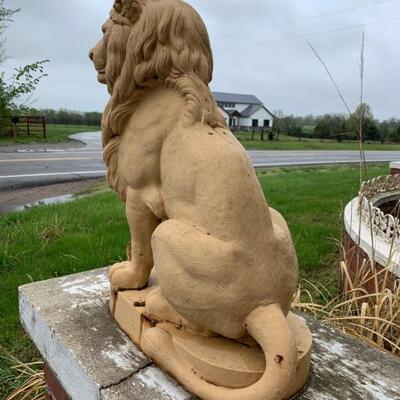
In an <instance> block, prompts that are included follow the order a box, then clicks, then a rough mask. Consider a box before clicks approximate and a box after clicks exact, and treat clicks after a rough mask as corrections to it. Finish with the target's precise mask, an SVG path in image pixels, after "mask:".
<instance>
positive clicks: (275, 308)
mask: <svg viewBox="0 0 400 400" xmlns="http://www.w3.org/2000/svg"><path fill="white" fill-rule="evenodd" d="M246 327H247V330H248V332H249V334H250V335H251V336H253V337H254V339H256V340H257V342H258V343H259V344H260V346H261V348H262V349H263V351H264V355H265V363H266V368H265V372H264V374H263V375H262V377H261V378H260V380H259V381H258V382H256V383H254V384H253V385H250V386H248V387H246V388H241V389H230V388H224V387H220V386H215V385H213V384H210V383H207V382H206V381H204V380H203V379H201V377H199V376H198V375H195V374H194V373H193V371H192V369H191V366H190V365H188V364H187V362H186V361H185V360H184V359H182V358H181V357H180V356H179V355H178V353H177V352H176V350H175V349H174V345H173V343H172V338H171V336H170V335H169V333H167V332H166V331H164V330H163V329H160V328H157V327H156V328H151V329H149V330H148V331H146V332H145V334H144V337H143V339H142V347H143V349H144V351H145V352H146V354H147V355H149V356H150V357H151V358H152V359H154V360H155V361H156V362H157V363H158V364H159V365H160V366H161V367H163V368H164V369H166V370H167V371H168V372H169V373H171V374H172V375H173V376H175V377H176V378H177V379H178V380H179V381H180V382H181V384H182V385H183V386H184V387H185V388H187V389H188V390H190V391H191V392H192V393H194V394H196V395H197V396H199V397H200V398H202V399H204V400H238V399H240V400H283V399H285V398H286V397H285V396H286V395H287V394H288V392H289V391H290V390H291V389H293V388H292V387H291V386H293V385H294V384H295V382H294V377H295V373H296V367H297V346H296V342H295V339H294V336H293V334H292V332H291V330H290V328H289V326H288V323H287V321H286V318H285V316H284V314H283V312H282V310H281V308H280V307H279V305H277V304H269V305H266V306H260V307H258V308H257V309H255V310H254V311H252V312H251V313H250V314H249V315H248V317H247V318H246Z"/></svg>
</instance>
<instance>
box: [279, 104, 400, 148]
mask: <svg viewBox="0 0 400 400" xmlns="http://www.w3.org/2000/svg"><path fill="white" fill-rule="evenodd" d="M275 116H276V119H275V122H274V130H275V131H276V132H278V134H279V133H284V134H287V135H289V136H294V137H298V138H299V139H301V138H314V139H332V140H336V141H337V142H342V141H343V140H359V139H362V140H363V141H379V142H381V143H385V142H394V143H399V142H400V119H396V118H391V119H388V120H384V121H379V120H377V119H375V118H374V116H373V113H372V110H371V107H370V106H369V105H368V104H366V103H364V104H360V105H359V106H358V107H357V109H356V111H355V112H354V113H352V114H351V115H349V116H346V115H345V114H335V113H331V114H325V115H320V116H315V115H311V114H310V115H306V116H305V117H298V116H294V115H284V114H283V112H282V111H276V112H275ZM360 133H361V134H360ZM360 136H361V137H360Z"/></svg>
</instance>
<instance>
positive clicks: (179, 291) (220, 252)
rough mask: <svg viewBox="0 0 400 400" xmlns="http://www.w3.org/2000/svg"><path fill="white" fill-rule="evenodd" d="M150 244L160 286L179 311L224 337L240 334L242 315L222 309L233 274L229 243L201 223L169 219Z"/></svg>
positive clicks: (232, 258)
mask: <svg viewBox="0 0 400 400" xmlns="http://www.w3.org/2000/svg"><path fill="white" fill-rule="evenodd" d="M152 249H153V257H154V266H155V269H156V273H157V280H158V283H159V285H160V287H161V291H162V293H163V295H164V296H165V297H166V299H167V300H168V302H169V303H170V304H171V306H172V307H173V308H174V309H175V310H176V311H177V312H178V313H179V314H180V315H182V316H183V317H184V318H185V319H187V320H188V321H190V322H192V323H193V324H195V325H197V326H199V327H201V328H203V329H208V330H210V331H213V332H216V333H220V334H226V336H228V337H232V336H236V335H239V334H240V332H241V330H242V321H235V320H234V318H230V315H232V313H230V314H229V313H228V312H227V309H229V308H231V300H230V295H229V286H230V284H231V283H232V280H233V279H235V277H234V274H232V268H233V266H234V262H235V259H234V257H235V252H234V251H233V245H232V243H229V242H225V241H222V240H220V239H218V238H215V237H213V236H212V235H211V234H210V233H209V232H207V231H206V229H204V228H203V227H198V226H195V225H193V224H191V223H189V222H186V221H180V220H168V221H165V222H163V223H162V224H160V225H159V226H158V228H157V229H156V230H155V231H154V234H153V237H152ZM225 289H226V290H225ZM221 326H222V327H223V328H222V330H220V329H219V328H220V327H221Z"/></svg>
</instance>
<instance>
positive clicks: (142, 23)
mask: <svg viewBox="0 0 400 400" xmlns="http://www.w3.org/2000/svg"><path fill="white" fill-rule="evenodd" d="M110 18H111V20H112V22H113V26H112V29H111V32H110V33H109V35H108V37H107V43H106V46H107V51H106V54H107V68H106V80H107V85H108V90H109V92H110V94H111V99H110V101H109V103H108V104H107V106H106V109H105V111H104V114H103V121H102V131H103V146H104V160H105V162H106V164H107V167H108V175H107V178H108V183H109V185H110V186H111V187H112V188H113V189H114V190H115V191H116V192H117V193H118V194H119V196H120V197H121V198H122V199H125V197H126V196H125V195H126V193H125V192H126V185H125V184H124V182H122V181H121V179H120V176H119V174H118V169H117V166H118V150H119V144H120V135H121V134H122V132H123V131H124V127H125V125H126V123H127V122H128V119H129V118H130V117H131V115H132V114H133V113H134V112H135V109H136V107H137V106H138V104H139V103H140V101H141V98H142V96H143V95H144V93H145V91H146V89H148V88H150V87H157V86H164V87H166V88H170V89H172V90H175V91H176V92H177V93H179V94H180V95H182V97H183V98H184V99H185V101H186V113H185V115H184V117H185V123H186V124H187V125H188V126H190V125H193V124H195V123H198V122H200V123H203V124H207V125H209V126H211V127H218V126H224V120H223V118H222V117H221V115H220V113H219V111H218V109H217V106H216V104H215V101H214V99H213V96H212V94H211V92H210V89H209V87H208V84H209V83H210V81H211V79H212V72H213V59H212V52H211V46H210V41H209V37H208V33H207V29H206V27H205V25H204V23H203V21H202V19H201V17H200V16H199V15H198V14H197V12H196V11H195V10H194V9H193V8H192V7H191V6H189V5H188V4H186V3H184V2H183V1H181V0H116V1H115V4H114V7H113V10H112V11H111V14H110Z"/></svg>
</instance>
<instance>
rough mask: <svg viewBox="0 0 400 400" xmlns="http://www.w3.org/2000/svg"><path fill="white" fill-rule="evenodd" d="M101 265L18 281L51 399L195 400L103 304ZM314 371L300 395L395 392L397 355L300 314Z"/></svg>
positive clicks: (385, 399) (399, 385) (345, 399)
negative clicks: (311, 337)
mask: <svg viewBox="0 0 400 400" xmlns="http://www.w3.org/2000/svg"><path fill="white" fill-rule="evenodd" d="M108 292H109V283H108V279H107V274H106V269H100V270H95V271H90V272H86V273H82V274H76V275H71V276H67V277H63V278H57V279H51V280H48V281H44V282H37V283H33V284H29V285H25V286H22V287H21V288H20V289H19V304H20V317H21V322H22V324H23V326H24V328H25V330H26V331H27V332H28V334H29V335H30V337H31V338H32V340H33V341H34V343H35V344H36V346H37V347H38V349H39V351H40V352H41V354H42V356H43V358H44V360H45V362H46V363H47V371H46V377H47V379H48V384H49V387H50V392H51V394H52V396H53V397H50V398H52V399H54V400H61V399H62V400H64V399H68V397H69V398H70V399H72V400H83V399H84V400H150V399H151V400H158V399H160V400H189V399H195V397H194V396H192V395H190V394H189V393H187V392H186V391H185V390H183V389H182V388H181V387H179V386H178V385H177V384H176V383H175V382H174V381H173V380H172V379H171V378H169V377H168V376H166V375H165V374H164V373H163V372H161V371H160V370H159V369H158V368H157V367H156V366H154V365H153V364H152V363H151V361H149V360H148V359H147V358H146V357H145V356H144V355H143V354H142V353H141V352H140V351H139V350H138V349H137V348H136V347H135V346H134V345H133V344H132V342H131V341H130V340H129V339H128V338H127V337H126V336H125V335H124V334H123V333H122V331H121V330H120V329H119V328H118V327H117V325H116V323H115V322H114V320H113V319H112V317H111V315H110V313H109V311H108V305H107V302H108ZM305 318H306V320H307V325H308V326H309V328H310V330H311V331H312V333H313V335H314V349H313V355H312V361H313V367H312V369H313V371H312V374H311V379H310V383H309V385H308V386H307V387H306V389H305V390H304V391H303V393H301V394H299V395H298V396H297V399H301V400H349V399H351V400H375V399H376V400H396V399H400V379H399V375H398V374H399V371H400V359H398V358H395V357H393V356H391V355H388V354H386V353H383V352H381V351H379V350H376V349H374V348H372V347H369V346H367V345H366V344H364V343H363V342H362V341H359V340H358V339H354V338H352V337H349V336H345V335H342V334H341V333H339V332H338V331H336V330H333V329H331V328H328V327H327V326H324V325H322V324H320V323H319V322H317V321H315V320H312V319H310V318H307V317H305Z"/></svg>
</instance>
